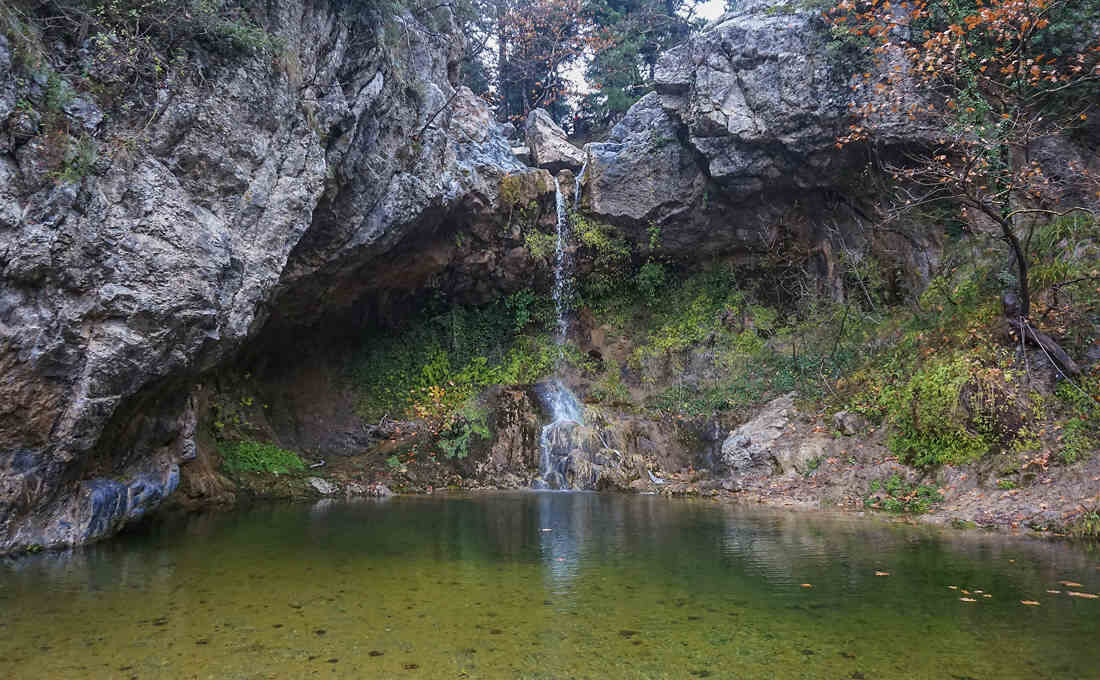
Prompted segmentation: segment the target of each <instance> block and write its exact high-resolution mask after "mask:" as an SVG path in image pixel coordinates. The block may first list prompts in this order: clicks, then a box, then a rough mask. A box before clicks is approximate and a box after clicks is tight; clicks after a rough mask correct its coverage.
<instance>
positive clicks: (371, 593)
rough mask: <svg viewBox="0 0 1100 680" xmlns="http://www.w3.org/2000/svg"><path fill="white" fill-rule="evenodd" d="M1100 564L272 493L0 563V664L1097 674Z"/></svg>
mask: <svg viewBox="0 0 1100 680" xmlns="http://www.w3.org/2000/svg"><path fill="white" fill-rule="evenodd" d="M1097 558H1098V553H1097V552H1096V551H1090V550H1089V549H1088V547H1087V546H1083V545H1075V544H1069V543H1058V542H1045V541H1039V540H1035V539H1027V538H1012V537H1005V536H998V535H988V534H982V533H977V532H956V531H939V530H933V529H928V528H915V527H910V526H904V525H888V524H883V523H879V522H873V521H867V520H861V519H858V518H843V517H840V518H838V517H827V516H823V515H819V514H809V513H775V512H760V511H750V510H746V509H740V508H736V507H728V506H719V505H715V504H712V503H708V502H703V501H682V500H679V501H678V500H669V499H664V498H657V497H636V496H617V495H616V496H611V495H600V494H586V493H574V494H568V493H522V494H514V495H509V494H500V495H496V494H494V495H483V496H473V497H458V498H455V497H451V498H443V497H428V498H394V499H390V500H387V501H381V502H359V503H349V504H340V503H328V504H323V505H318V506H312V507H311V506H306V505H279V506H263V507H254V508H251V509H247V510H241V511H235V512H232V513H223V514H209V515H202V516H198V517H191V518H189V519H187V520H185V521H181V522H180V523H173V524H163V525H159V526H157V527H155V528H149V529H145V530H143V531H141V532H138V533H133V534H130V535H127V536H124V537H121V538H120V539H118V540H115V541H111V542H108V543H104V544H100V545H97V546H92V547H90V548H86V549H81V550H75V551H72V552H68V553H63V554H40V555H33V556H29V557H24V558H20V559H9V560H4V561H0V677H5V678H6V677H12V678H219V679H220V678H309V677H321V678H693V677H712V678H760V679H764V678H807V679H809V678H830V679H845V678H852V679H856V680H858V679H859V678H864V679H865V680H872V679H881V678H906V679H920V678H935V679H942V680H962V679H965V678H971V679H974V680H987V679H988V680H994V679H996V680H1010V679H1013V678H1028V679H1035V678H1052V679H1053V678H1057V679H1059V680H1062V679H1071V678H1087V679H1089V680H1095V679H1096V678H1100V638H1098V637H1097V634H1098V633H1100V600H1090V599H1083V598H1075V597H1069V596H1067V595H1066V594H1065V591H1067V590H1074V591H1078V592H1088V593H1098V592H1100V571H1098V565H1100V561H1098V559H1097ZM876 572H888V574H889V575H878V576H876ZM1059 581H1072V582H1077V583H1080V584H1081V585H1080V586H1074V587H1071V588H1067V587H1066V586H1064V585H1060V584H1059V583H1058V582H1059ZM801 584H809V585H811V586H812V587H804V586H803V585H801ZM949 586H955V587H956V588H957V589H958V590H955V589H952V588H950V587H949ZM964 589H965V590H967V591H969V597H970V598H972V599H974V600H975V602H963V601H960V599H959V598H960V597H967V595H966V594H963V593H962V590H964ZM1048 590H1061V591H1063V592H1061V593H1058V594H1054V593H1048V592H1047V591H1048ZM979 591H981V592H979ZM986 595H989V596H990V597H986ZM1021 600H1033V601H1038V602H1040V605H1039V606H1025V605H1022V604H1021V603H1020V601H1021Z"/></svg>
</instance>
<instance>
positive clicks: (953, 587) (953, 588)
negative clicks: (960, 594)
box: [947, 586, 959, 590]
mask: <svg viewBox="0 0 1100 680" xmlns="http://www.w3.org/2000/svg"><path fill="white" fill-rule="evenodd" d="M947 587H948V588H950V589H951V590H958V589H959V587H958V586H947Z"/></svg>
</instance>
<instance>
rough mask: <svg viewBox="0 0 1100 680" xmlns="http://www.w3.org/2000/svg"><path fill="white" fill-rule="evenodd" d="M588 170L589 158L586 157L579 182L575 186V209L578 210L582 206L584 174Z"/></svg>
mask: <svg viewBox="0 0 1100 680" xmlns="http://www.w3.org/2000/svg"><path fill="white" fill-rule="evenodd" d="M586 170H588V158H587V157H585V159H584V165H582V166H581V171H580V172H579V173H577V181H576V183H575V184H574V185H573V209H574V210H577V209H578V208H580V205H581V185H582V184H583V183H584V173H585V171H586Z"/></svg>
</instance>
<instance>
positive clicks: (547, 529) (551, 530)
mask: <svg viewBox="0 0 1100 680" xmlns="http://www.w3.org/2000/svg"><path fill="white" fill-rule="evenodd" d="M543 531H553V529H543Z"/></svg>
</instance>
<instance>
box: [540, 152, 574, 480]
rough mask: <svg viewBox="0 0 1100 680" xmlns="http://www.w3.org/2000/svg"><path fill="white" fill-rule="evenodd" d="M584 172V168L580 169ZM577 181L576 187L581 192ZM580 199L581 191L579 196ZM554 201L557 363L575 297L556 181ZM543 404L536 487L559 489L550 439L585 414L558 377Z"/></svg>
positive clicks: (546, 388)
mask: <svg viewBox="0 0 1100 680" xmlns="http://www.w3.org/2000/svg"><path fill="white" fill-rule="evenodd" d="M581 172H582V173H583V169H582V170H581ZM579 187H580V183H579V181H578V184H577V188H578V190H579ZM576 195H578V196H579V192H578V193H577V194H576ZM554 200H555V204H556V208H557V218H558V225H557V227H558V239H557V249H556V252H555V255H554V291H553V294H554V306H555V308H556V310H557V314H558V325H557V329H556V331H557V332H556V334H555V337H554V342H555V344H557V346H558V363H560V362H561V360H562V358H563V356H564V347H565V341H566V338H567V337H568V335H569V306H570V304H571V302H572V301H571V298H572V295H573V256H572V254H571V253H570V252H569V239H570V235H571V234H570V231H571V230H570V224H569V213H568V211H567V210H566V208H565V197H564V196H562V191H561V184H560V183H559V182H558V180H557V178H556V177H555V178H554ZM539 396H540V397H541V399H542V401H543V403H544V404H545V405H546V407H547V408H548V409H549V411H550V417H551V421H550V423H549V424H547V425H546V426H544V427H543V428H542V434H541V436H540V437H539V448H540V449H541V453H542V456H541V458H542V459H541V461H540V464H539V478H538V479H536V480H535V482H534V486H535V488H541V489H545V488H551V489H560V488H562V486H563V485H564V476H563V475H562V472H563V470H559V469H558V467H559V463H564V461H555V460H553V455H552V448H553V442H552V441H551V436H552V434H553V432H554V430H555V429H557V428H558V427H560V426H562V425H567V424H575V425H580V424H582V423H583V417H584V415H583V411H582V410H581V405H580V402H578V401H577V397H576V396H574V395H573V393H572V392H571V391H570V390H569V388H568V387H566V386H565V384H564V383H562V381H561V380H560V379H558V378H554V379H553V380H552V381H549V382H547V383H545V384H543V385H542V386H540V394H539Z"/></svg>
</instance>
